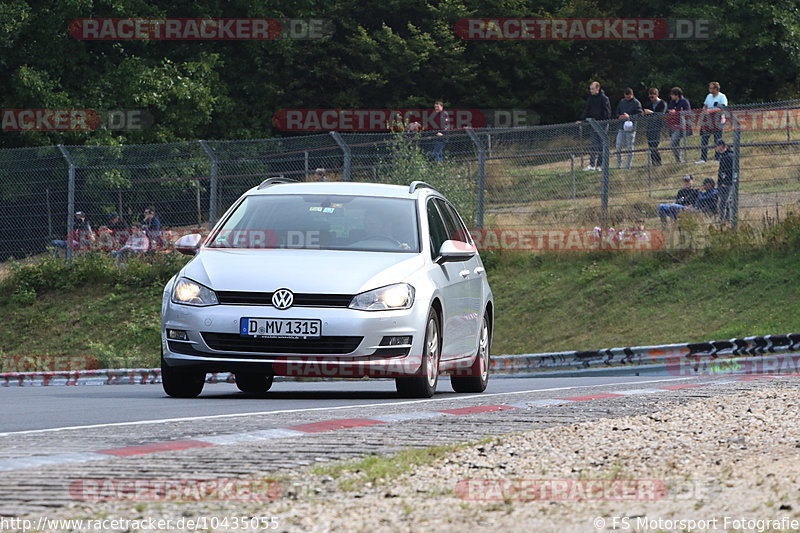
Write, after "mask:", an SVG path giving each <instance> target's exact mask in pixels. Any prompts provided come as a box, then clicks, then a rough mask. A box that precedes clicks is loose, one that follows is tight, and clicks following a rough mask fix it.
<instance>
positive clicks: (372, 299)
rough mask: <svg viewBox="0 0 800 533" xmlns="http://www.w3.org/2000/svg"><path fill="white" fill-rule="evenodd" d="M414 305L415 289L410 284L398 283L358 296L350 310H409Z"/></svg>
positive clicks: (354, 298)
mask: <svg viewBox="0 0 800 533" xmlns="http://www.w3.org/2000/svg"><path fill="white" fill-rule="evenodd" d="M413 304H414V287H412V286H411V285H409V284H408V283H396V284H395V285H388V286H386V287H381V288H380V289H373V290H371V291H367V292H362V293H361V294H356V295H355V296H354V297H353V300H352V301H351V302H350V309H359V310H361V311H385V310H387V309H408V308H409V307H411V306H412V305H413Z"/></svg>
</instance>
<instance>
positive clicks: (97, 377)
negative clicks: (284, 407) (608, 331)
mask: <svg viewBox="0 0 800 533" xmlns="http://www.w3.org/2000/svg"><path fill="white" fill-rule="evenodd" d="M793 351H800V333H790V334H786V335H760V336H752V337H743V338H738V339H729V340H723V341H708V342H698V343H679V344H661V345H654V346H630V347H626V348H608V349H604V350H588V351H566V352H549V353H538V354H522V355H500V356H494V357H492V358H491V369H492V371H493V372H494V373H496V374H520V373H541V374H542V375H543V376H548V377H554V376H556V375H557V374H556V372H554V371H560V372H558V373H559V374H562V373H563V372H564V371H566V372H567V373H568V374H569V375H574V372H576V371H591V370H601V369H615V370H618V371H620V370H621V372H620V373H621V374H622V373H624V374H631V373H639V372H641V373H651V372H648V369H649V370H650V371H652V370H653V368H654V367H660V368H664V367H666V368H667V370H670V365H673V366H672V369H673V370H674V372H670V373H671V374H674V375H678V376H680V377H692V376H700V375H706V374H721V373H731V374H751V373H752V374H764V373H775V372H781V371H793V372H792V373H800V367H799V366H798V365H800V355H798V356H797V357H795V358H790V357H788V356H789V355H790V354H788V353H783V352H793ZM772 354H778V355H775V356H773V355H772ZM709 362H711V363H713V364H712V365H711V366H709ZM736 365H739V368H734V366H736ZM715 367H716V368H715ZM625 369H629V370H627V371H625ZM710 370H711V371H710ZM279 378H280V377H278V378H276V379H277V380H278V381H283V380H282V379H279ZM288 380H293V379H292V378H288ZM233 382H234V378H233V375H232V374H230V373H227V372H224V373H215V374H208V375H207V376H206V383H233ZM152 383H161V370H160V369H158V368H129V369H100V370H79V371H61V372H7V373H3V374H0V386H4V387H9V386H15V385H16V386H48V385H133V384H152Z"/></svg>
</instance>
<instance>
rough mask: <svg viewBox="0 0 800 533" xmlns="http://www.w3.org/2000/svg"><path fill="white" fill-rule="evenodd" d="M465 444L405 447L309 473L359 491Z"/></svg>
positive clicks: (428, 462)
mask: <svg viewBox="0 0 800 533" xmlns="http://www.w3.org/2000/svg"><path fill="white" fill-rule="evenodd" d="M466 445H467V444H466V443H462V444H442V445H437V446H428V447H425V448H407V449H404V450H403V451H401V452H398V453H396V454H393V455H387V456H384V455H368V456H366V457H364V458H362V459H356V460H353V461H342V462H336V463H333V464H330V465H324V466H317V467H314V468H313V469H312V472H313V473H314V474H316V475H318V476H325V475H327V476H331V477H332V478H333V479H335V480H337V482H338V485H339V488H340V489H342V490H344V491H355V490H359V489H362V488H363V487H364V486H366V485H367V483H370V484H372V485H377V484H387V483H389V482H390V481H391V480H393V479H395V478H397V477H398V476H400V475H402V474H405V473H406V472H410V471H411V470H412V469H413V468H414V467H417V466H421V465H426V464H430V463H432V462H434V461H437V460H439V459H441V458H443V457H445V456H447V455H449V454H450V453H452V452H453V451H455V450H457V449H459V448H461V447H464V446H466Z"/></svg>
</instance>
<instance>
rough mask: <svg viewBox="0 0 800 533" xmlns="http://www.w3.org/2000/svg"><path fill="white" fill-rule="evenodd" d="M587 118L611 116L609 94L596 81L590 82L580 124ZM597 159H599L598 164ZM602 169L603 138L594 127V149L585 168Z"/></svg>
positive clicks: (606, 118)
mask: <svg viewBox="0 0 800 533" xmlns="http://www.w3.org/2000/svg"><path fill="white" fill-rule="evenodd" d="M587 118H591V119H594V120H609V119H610V118H611V101H610V100H609V99H608V96H606V93H605V92H603V89H602V88H601V87H600V83H598V82H596V81H593V82H592V83H590V84H589V98H587V99H586V107H585V108H584V109H583V113H581V118H580V120H578V122H577V124H580V123H581V122H582V121H584V120H586V119H587ZM605 128H608V126H605ZM595 160H596V161H597V165H596V166H595ZM602 169H603V139H601V138H600V135H599V134H598V133H597V132H596V131H595V130H594V128H592V151H591V152H590V153H589V166H587V167H586V168H585V169H583V170H585V171H590V170H602Z"/></svg>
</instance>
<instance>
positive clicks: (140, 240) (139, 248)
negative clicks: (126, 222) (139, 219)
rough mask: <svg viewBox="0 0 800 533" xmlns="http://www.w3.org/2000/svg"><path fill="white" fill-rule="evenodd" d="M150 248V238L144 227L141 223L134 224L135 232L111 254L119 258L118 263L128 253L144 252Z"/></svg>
mask: <svg viewBox="0 0 800 533" xmlns="http://www.w3.org/2000/svg"><path fill="white" fill-rule="evenodd" d="M148 250H150V238H149V237H148V236H147V234H146V233H145V232H144V230H143V229H142V225H141V224H134V225H133V232H132V233H131V236H130V238H129V239H128V241H127V242H126V243H125V246H123V247H122V248H120V249H119V250H117V251H116V252H111V256H112V257H114V258H115V259H116V260H117V263H118V264H121V263H122V260H123V259H125V258H126V257H127V256H128V254H131V253H134V254H142V253H145V252H147V251H148Z"/></svg>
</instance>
